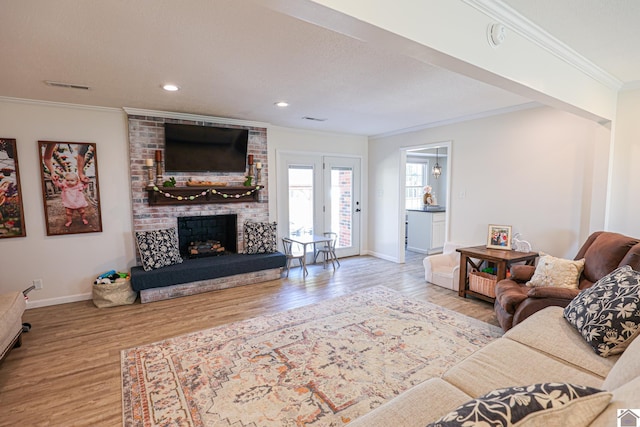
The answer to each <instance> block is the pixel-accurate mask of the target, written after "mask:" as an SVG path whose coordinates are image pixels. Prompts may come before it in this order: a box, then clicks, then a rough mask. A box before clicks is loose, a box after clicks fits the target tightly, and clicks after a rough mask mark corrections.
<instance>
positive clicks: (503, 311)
mask: <svg viewBox="0 0 640 427" xmlns="http://www.w3.org/2000/svg"><path fill="white" fill-rule="evenodd" d="M582 258H584V259H585V263H584V270H583V271H582V274H581V276H580V282H579V285H578V288H579V289H567V288H556V287H534V288H531V287H527V286H526V285H525V283H526V282H527V281H528V280H529V279H531V277H532V276H533V273H534V271H535V266H528V265H514V266H512V267H511V277H509V278H507V279H505V280H501V281H500V282H498V283H497V284H496V299H495V312H496V316H497V318H498V321H499V322H500V326H502V329H504V330H505V331H507V330H509V329H511V328H512V327H513V326H515V325H516V324H518V323H520V322H522V321H523V320H524V319H526V318H527V317H529V316H531V315H532V314H533V313H535V312H536V311H539V310H542V309H543V308H545V307H548V306H553V305H555V306H559V307H566V306H567V305H568V304H569V302H571V300H572V299H573V298H575V297H576V296H577V295H578V294H579V293H580V291H581V290H583V289H586V288H588V287H590V286H591V285H593V284H594V283H595V282H597V281H598V280H599V279H600V278H602V277H603V276H606V275H607V274H609V273H610V272H612V271H613V270H615V269H616V268H618V267H620V266H622V265H627V264H628V265H630V266H631V267H632V268H633V269H634V270H640V240H638V239H635V238H632V237H627V236H624V235H622V234H618V233H611V232H606V231H598V232H595V233H593V234H592V235H591V236H589V238H588V239H587V241H586V242H585V243H584V245H582V248H580V250H579V251H578V254H577V255H576V257H575V258H574V259H575V260H579V259H582Z"/></svg>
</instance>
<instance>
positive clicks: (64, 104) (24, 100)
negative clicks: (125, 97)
mask: <svg viewBox="0 0 640 427" xmlns="http://www.w3.org/2000/svg"><path fill="white" fill-rule="evenodd" d="M0 101H4V102H13V103H16V104H30V105H43V106H47V107H62V108H74V109H80V110H92V111H102V112H109V113H120V114H122V110H121V109H120V108H114V107H99V106H97V105H84V104H71V103H68V102H57V101H43V100H40V99H27V98H13V97H10V96H0Z"/></svg>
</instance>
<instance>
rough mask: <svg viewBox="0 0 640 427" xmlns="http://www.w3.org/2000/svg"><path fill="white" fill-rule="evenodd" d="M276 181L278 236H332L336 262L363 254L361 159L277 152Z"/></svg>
mask: <svg viewBox="0 0 640 427" xmlns="http://www.w3.org/2000/svg"><path fill="white" fill-rule="evenodd" d="M277 182H278V198H277V212H278V233H279V234H280V237H283V236H289V237H300V236H304V235H311V234H317V235H322V233H324V232H328V231H333V232H335V233H337V234H338V240H337V242H336V255H337V256H338V257H341V256H342V257H344V256H351V255H359V254H360V210H361V205H360V159H358V158H346V157H326V156H320V155H307V154H296V153H279V154H278V172H277ZM312 246H313V245H307V250H308V252H309V255H308V258H307V260H308V261H310V258H309V257H310V256H311V254H310V252H311V250H312Z"/></svg>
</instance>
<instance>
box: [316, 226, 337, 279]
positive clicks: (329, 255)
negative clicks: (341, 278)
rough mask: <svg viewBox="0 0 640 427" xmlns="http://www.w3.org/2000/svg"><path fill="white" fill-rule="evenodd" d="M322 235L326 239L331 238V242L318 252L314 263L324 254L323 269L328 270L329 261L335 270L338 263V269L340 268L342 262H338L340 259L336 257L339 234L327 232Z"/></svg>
mask: <svg viewBox="0 0 640 427" xmlns="http://www.w3.org/2000/svg"><path fill="white" fill-rule="evenodd" d="M322 234H323V235H324V236H326V237H330V238H331V240H329V241H328V242H326V243H325V244H324V246H323V247H321V248H319V249H318V250H317V251H316V254H315V256H314V258H313V262H316V259H318V255H319V254H322V268H327V261H331V266H332V267H333V269H334V270H335V269H336V265H335V263H337V264H338V267H340V261H338V257H337V256H336V241H337V240H338V233H334V232H332V231H326V232H324V233H322Z"/></svg>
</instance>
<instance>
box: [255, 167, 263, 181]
mask: <svg viewBox="0 0 640 427" xmlns="http://www.w3.org/2000/svg"><path fill="white" fill-rule="evenodd" d="M261 179H262V168H259V167H257V166H256V185H258V184H260V180H261Z"/></svg>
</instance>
